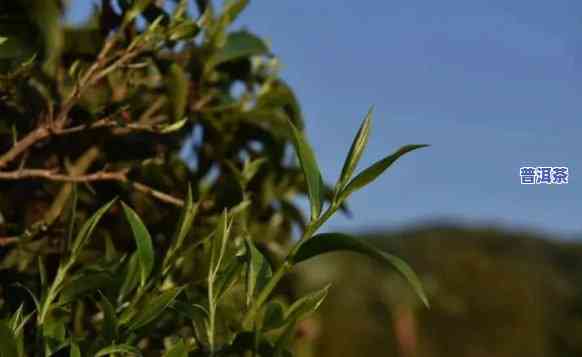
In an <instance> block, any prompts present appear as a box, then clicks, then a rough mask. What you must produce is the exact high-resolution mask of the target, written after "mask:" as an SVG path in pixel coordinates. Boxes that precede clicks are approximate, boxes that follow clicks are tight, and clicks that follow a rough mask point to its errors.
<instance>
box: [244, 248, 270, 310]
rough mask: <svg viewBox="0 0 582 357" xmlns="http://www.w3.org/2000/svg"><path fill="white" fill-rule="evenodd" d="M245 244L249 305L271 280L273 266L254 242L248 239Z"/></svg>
mask: <svg viewBox="0 0 582 357" xmlns="http://www.w3.org/2000/svg"><path fill="white" fill-rule="evenodd" d="M245 244H246V247H247V252H246V257H245V258H246V260H247V263H246V269H247V272H246V297H247V305H250V304H251V302H252V301H253V299H254V297H255V294H256V292H258V291H260V290H261V289H262V288H263V287H264V286H265V285H266V284H267V281H268V280H269V279H270V278H271V275H272V270H271V265H270V264H269V262H268V261H267V259H266V258H265V257H264V256H263V253H261V252H260V251H259V250H258V249H257V248H256V247H255V245H254V244H253V242H252V241H251V240H250V239H249V238H248V237H246V238H245Z"/></svg>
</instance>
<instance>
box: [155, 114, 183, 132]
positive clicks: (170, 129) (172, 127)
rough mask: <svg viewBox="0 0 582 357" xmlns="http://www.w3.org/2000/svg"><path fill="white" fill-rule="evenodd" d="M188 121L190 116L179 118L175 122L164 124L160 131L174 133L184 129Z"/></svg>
mask: <svg viewBox="0 0 582 357" xmlns="http://www.w3.org/2000/svg"><path fill="white" fill-rule="evenodd" d="M187 122H188V118H184V119H182V120H178V121H177V122H175V123H172V124H170V125H167V126H164V127H163V128H162V130H161V131H160V132H161V133H162V134H168V133H172V132H174V131H178V130H180V129H182V128H183V127H184V125H185V124H186V123H187Z"/></svg>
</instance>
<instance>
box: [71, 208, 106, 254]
mask: <svg viewBox="0 0 582 357" xmlns="http://www.w3.org/2000/svg"><path fill="white" fill-rule="evenodd" d="M115 201H116V199H113V200H111V201H109V203H106V204H105V205H104V206H103V207H101V208H99V209H98V210H97V212H95V213H94V214H93V216H91V218H89V219H88V220H87V222H85V224H83V226H82V227H81V230H80V231H79V233H78V234H77V237H76V238H75V241H74V242H73V247H72V248H71V256H72V257H73V259H75V258H76V257H77V256H78V254H79V253H80V250H81V248H82V247H83V246H84V245H85V243H87V240H88V239H89V237H90V236H91V234H92V233H93V231H94V230H95V227H96V226H97V223H99V220H100V219H101V217H103V215H104V214H105V212H107V211H108V210H109V208H110V207H111V205H113V203H114V202H115Z"/></svg>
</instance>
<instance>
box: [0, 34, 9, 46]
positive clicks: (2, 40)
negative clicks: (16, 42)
mask: <svg viewBox="0 0 582 357" xmlns="http://www.w3.org/2000/svg"><path fill="white" fill-rule="evenodd" d="M6 41H8V38H7V37H2V36H0V45H1V44H3V43H4V42H6Z"/></svg>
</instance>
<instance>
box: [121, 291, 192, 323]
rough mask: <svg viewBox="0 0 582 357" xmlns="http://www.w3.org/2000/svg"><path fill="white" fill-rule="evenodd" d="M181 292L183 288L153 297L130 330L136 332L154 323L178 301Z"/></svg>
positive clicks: (134, 319) (133, 321) (134, 320)
mask: <svg viewBox="0 0 582 357" xmlns="http://www.w3.org/2000/svg"><path fill="white" fill-rule="evenodd" d="M181 291H182V288H173V289H169V290H166V291H163V292H162V293H160V294H159V295H157V296H155V297H153V298H152V299H151V300H150V301H148V303H147V304H145V306H144V307H143V310H141V312H140V313H139V314H138V315H137V316H135V317H134V318H133V320H132V321H131V323H130V325H129V327H128V330H136V329H138V328H140V327H143V326H145V325H147V324H149V323H150V322H152V321H154V320H155V319H156V318H157V317H158V316H160V315H161V314H162V313H163V312H164V311H165V310H166V308H167V307H168V306H169V305H170V304H171V303H172V302H173V301H174V300H175V299H176V297H177V296H178V294H180V292H181Z"/></svg>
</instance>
